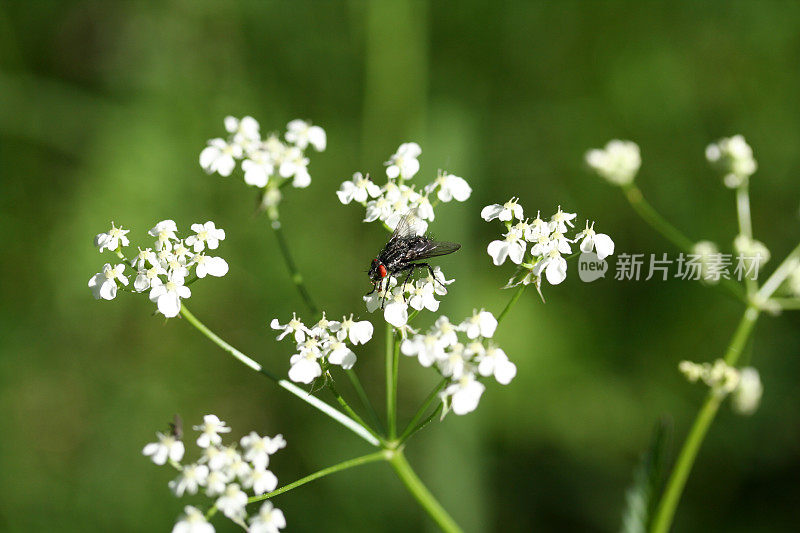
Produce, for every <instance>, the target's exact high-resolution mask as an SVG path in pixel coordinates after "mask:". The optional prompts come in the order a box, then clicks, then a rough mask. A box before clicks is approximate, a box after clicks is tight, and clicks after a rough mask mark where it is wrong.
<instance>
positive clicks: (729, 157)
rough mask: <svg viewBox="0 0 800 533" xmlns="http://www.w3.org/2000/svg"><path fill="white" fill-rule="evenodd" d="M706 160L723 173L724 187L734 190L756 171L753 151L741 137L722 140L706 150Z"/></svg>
mask: <svg viewBox="0 0 800 533" xmlns="http://www.w3.org/2000/svg"><path fill="white" fill-rule="evenodd" d="M706 159H708V161H709V162H710V163H711V164H712V165H713V166H714V167H716V168H717V169H718V170H720V171H721V172H722V173H723V175H724V176H723V178H722V181H723V183H724V184H725V186H726V187H728V188H730V189H735V188H737V187H739V186H740V185H742V184H743V183H746V182H747V180H748V179H749V178H750V176H752V175H753V174H755V172H756V170H757V169H758V165H757V164H756V160H755V159H754V158H753V149H752V148H750V145H748V144H747V141H745V140H744V137H742V136H741V135H734V136H733V137H728V138H723V139H720V140H719V141H717V142H715V143H711V144H709V145H708V147H707V148H706Z"/></svg>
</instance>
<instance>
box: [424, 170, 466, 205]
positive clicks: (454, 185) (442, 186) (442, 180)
mask: <svg viewBox="0 0 800 533" xmlns="http://www.w3.org/2000/svg"><path fill="white" fill-rule="evenodd" d="M437 186H439V191H438V192H437V193H436V196H438V197H439V200H441V201H442V202H449V201H450V200H452V199H453V198H455V199H456V200H457V201H459V202H464V201H466V200H467V198H469V196H470V195H471V194H472V187H470V186H469V184H468V183H467V180H465V179H464V178H460V177H458V176H454V175H453V174H448V173H447V172H442V173H440V174H439V177H437V178H436V180H435V181H434V182H433V183H431V184H429V185H427V186H426V187H425V191H426V192H431V191H433V190H434V189H435V188H436V187H437Z"/></svg>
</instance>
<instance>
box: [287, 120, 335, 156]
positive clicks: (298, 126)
mask: <svg viewBox="0 0 800 533" xmlns="http://www.w3.org/2000/svg"><path fill="white" fill-rule="evenodd" d="M286 128H287V130H288V131H287V132H286V140H287V141H288V142H290V143H292V144H294V145H295V146H297V147H298V148H300V149H301V150H305V149H306V146H308V145H309V144H311V146H313V147H314V149H315V150H316V151H317V152H322V151H323V150H325V145H326V144H327V138H326V135H325V130H323V129H322V128H320V127H319V126H312V125H311V123H310V122H306V121H305V120H300V119H295V120H293V121H291V122H289V124H288V125H287V126H286Z"/></svg>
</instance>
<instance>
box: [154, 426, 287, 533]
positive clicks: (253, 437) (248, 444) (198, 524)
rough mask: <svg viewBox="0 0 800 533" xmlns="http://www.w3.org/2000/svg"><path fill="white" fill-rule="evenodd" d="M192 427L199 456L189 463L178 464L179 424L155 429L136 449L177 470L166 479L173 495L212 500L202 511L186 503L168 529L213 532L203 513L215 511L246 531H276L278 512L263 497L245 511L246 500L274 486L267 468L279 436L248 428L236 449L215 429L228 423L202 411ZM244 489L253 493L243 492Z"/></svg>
mask: <svg viewBox="0 0 800 533" xmlns="http://www.w3.org/2000/svg"><path fill="white" fill-rule="evenodd" d="M194 429H195V430H196V431H198V432H199V433H200V434H199V436H198V437H197V441H196V443H197V446H198V447H199V448H200V457H199V458H198V459H197V460H196V461H195V462H193V463H181V461H182V460H183V456H184V452H185V447H184V443H183V441H182V440H181V438H182V435H181V429H180V427H179V425H178V426H175V425H173V426H172V429H171V431H170V432H169V433H156V436H157V437H158V441H157V442H151V443H150V444H147V445H146V446H145V447H144V449H143V450H142V453H143V454H144V455H146V456H149V457H150V458H151V459H152V461H153V462H154V463H155V464H157V465H164V464H169V465H171V466H172V467H173V468H175V469H177V470H178V472H179V474H178V477H176V478H175V479H173V480H172V481H170V482H169V488H170V490H171V491H172V493H173V494H175V496H177V497H179V498H180V497H182V496H184V495H185V494H197V493H198V492H202V493H203V494H204V495H205V496H207V497H208V498H210V499H211V501H213V502H214V503H213V507H212V508H211V510H210V511H209V512H208V514H204V513H203V512H202V511H201V510H200V509H198V508H197V507H194V506H191V505H187V506H186V507H185V509H184V514H183V516H181V518H180V519H179V520H178V522H177V523H176V524H175V527H174V528H173V530H172V531H173V533H198V532H199V533H210V532H213V531H214V526H212V525H211V524H210V523H209V522H208V516H210V515H211V514H214V513H215V512H216V511H221V512H222V513H223V514H224V515H225V516H227V517H228V518H230V519H231V520H232V521H234V522H236V523H237V524H239V525H241V526H242V527H244V528H245V529H246V530H247V531H249V532H250V533H277V531H278V530H279V529H282V528H284V527H286V519H285V518H284V516H283V512H281V510H280V509H276V508H275V507H273V505H272V503H271V502H270V501H269V500H266V501H264V503H263V504H262V505H261V508H260V509H259V511H258V514H256V515H254V516H251V517H250V518H249V519H248V514H247V510H246V505H247V504H248V503H250V501H256V500H261V499H263V498H256V497H258V496H261V495H263V494H266V493H268V492H271V491H273V490H275V487H277V486H278V478H277V477H276V476H275V474H273V473H272V472H271V471H270V470H268V469H267V467H268V466H269V462H270V456H271V455H273V454H274V453H276V452H277V451H278V450H280V449H282V448H284V447H285V446H286V441H285V440H284V438H283V436H282V435H280V434H278V435H276V436H274V437H262V436H260V435H258V434H257V433H255V432H250V434H249V435H245V436H244V437H242V438H241V440H240V441H239V446H241V448H239V447H238V446H237V444H236V443H235V442H234V443H232V444H228V445H225V444H223V442H222V435H221V434H224V433H230V431H231V428H230V427H228V426H227V425H226V424H225V422H223V421H222V420H220V419H219V417H217V416H216V415H206V416H204V417H203V423H202V424H200V425H198V426H194ZM246 490H249V491H251V492H252V493H253V495H254V497H250V496H248V494H247V492H246ZM248 524H249V526H248Z"/></svg>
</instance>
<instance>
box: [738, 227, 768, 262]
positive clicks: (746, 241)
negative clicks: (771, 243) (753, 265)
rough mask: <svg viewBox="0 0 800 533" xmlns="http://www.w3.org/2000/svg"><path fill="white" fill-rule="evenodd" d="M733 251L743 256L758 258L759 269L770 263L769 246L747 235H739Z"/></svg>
mask: <svg viewBox="0 0 800 533" xmlns="http://www.w3.org/2000/svg"><path fill="white" fill-rule="evenodd" d="M733 249H734V250H736V252H737V253H739V254H741V255H745V256H747V257H755V258H757V262H758V265H759V268H760V267H762V266H764V264H766V262H767V261H769V258H770V253H769V249H768V248H767V246H766V245H765V244H764V243H763V242H761V241H757V240H755V239H751V238H750V237H748V236H747V235H737V236H736V238H735V239H734V240H733Z"/></svg>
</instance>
